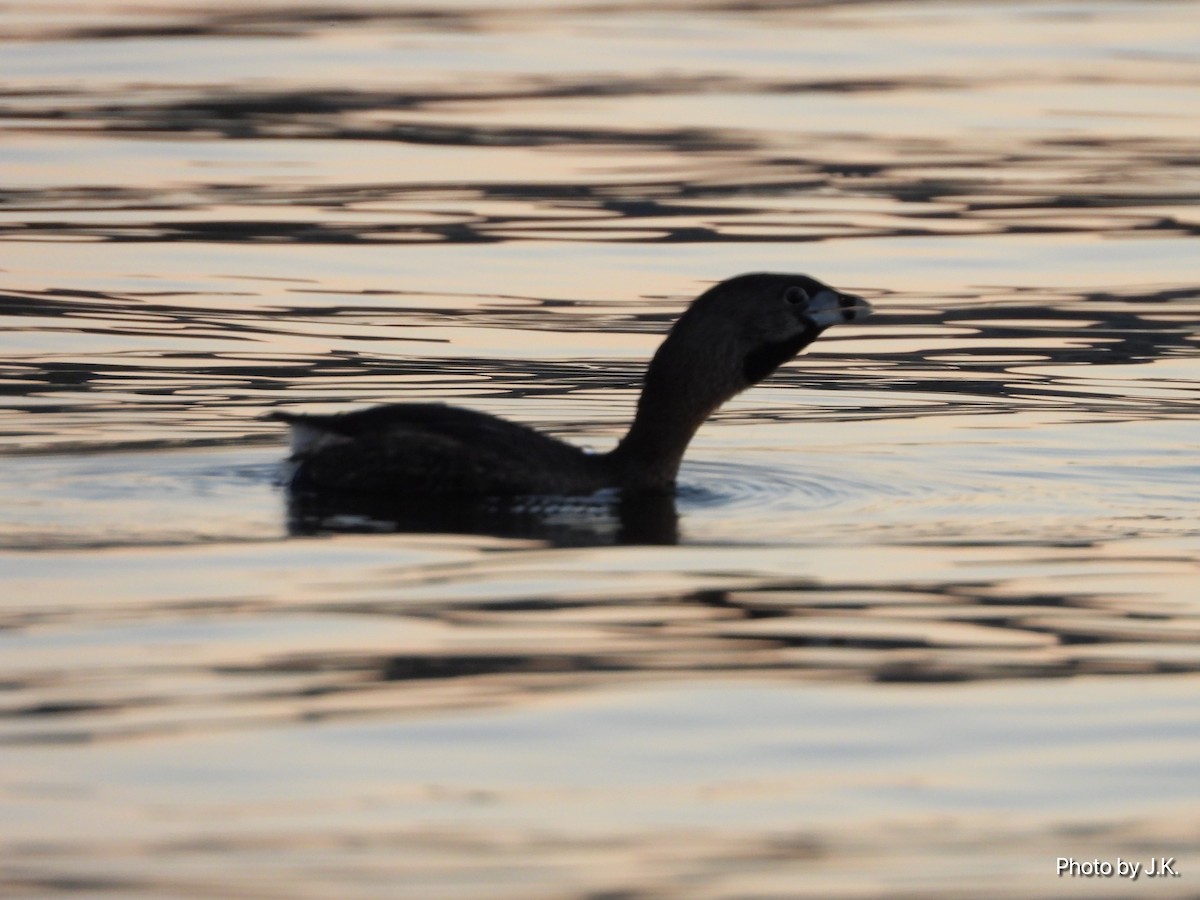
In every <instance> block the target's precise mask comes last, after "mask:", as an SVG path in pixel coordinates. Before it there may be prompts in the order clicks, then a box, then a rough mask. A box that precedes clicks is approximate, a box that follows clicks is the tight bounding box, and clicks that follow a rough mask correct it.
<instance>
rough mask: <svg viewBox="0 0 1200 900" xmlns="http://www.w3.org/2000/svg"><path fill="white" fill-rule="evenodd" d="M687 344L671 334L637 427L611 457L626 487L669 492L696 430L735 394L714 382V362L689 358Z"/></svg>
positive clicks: (641, 402) (651, 372)
mask: <svg viewBox="0 0 1200 900" xmlns="http://www.w3.org/2000/svg"><path fill="white" fill-rule="evenodd" d="M687 343H688V342H687V341H684V340H680V339H679V336H678V333H677V332H673V333H672V334H671V335H669V336H668V337H667V339H666V341H664V342H663V344H662V346H661V347H659V349H658V352H657V353H655V354H654V358H653V359H652V360H651V361H650V366H649V368H648V369H647V370H646V380H645V385H644V387H643V388H642V395H641V397H640V398H639V399H638V406H637V414H636V415H635V416H634V419H633V424H632V425H630V426H629V431H628V433H626V435H625V437H624V438H622V439H621V442H620V443H619V444H617V446H616V448H615V449H613V450H612V452H611V453H610V454H609V459H610V461H611V463H612V464H613V466H614V467H615V469H616V470H617V474H618V477H619V479H620V481H621V484H622V486H624V487H630V488H635V489H640V490H661V491H667V490H670V489H671V487H672V486H673V485H674V483H675V476H676V475H677V474H678V472H679V464H680V463H681V462H682V461H683V454H684V452H685V451H686V450H687V447H688V444H689V443H690V442H691V440H692V437H693V435H695V433H696V431H697V429H699V427H700V426H701V425H702V424H704V420H705V419H707V418H708V417H709V416H710V415H711V414H712V413H713V412H715V411H716V410H717V408H718V407H719V406H720V405H721V404H722V403H724V402H725V400H727V399H728V398H729V397H731V396H733V394H734V393H736V389H734V388H731V389H728V390H726V389H724V386H722V385H721V384H720V383H718V380H716V379H715V378H714V373H715V372H716V371H719V370H720V367H718V366H713V365H711V363H712V362H713V361H711V360H710V361H708V363H709V365H698V364H697V362H696V360H694V359H691V358H687V357H688V354H687V353H686V352H685V351H686V348H687Z"/></svg>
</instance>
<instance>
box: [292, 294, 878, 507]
mask: <svg viewBox="0 0 1200 900" xmlns="http://www.w3.org/2000/svg"><path fill="white" fill-rule="evenodd" d="M870 311H871V308H870V305H869V304H868V303H867V302H866V301H865V300H863V299H862V298H860V297H855V296H853V295H850V294H843V293H839V292H837V291H835V290H833V289H832V288H830V287H828V286H826V285H824V284H822V283H821V282H819V281H817V280H816V279H813V278H809V277H808V276H804V275H784V274H774V273H757V274H750V275H741V276H738V277H736V278H731V279H729V280H727V281H724V282H721V283H720V284H717V285H714V286H713V287H712V288H710V289H709V290H707V291H705V292H704V293H703V294H701V295H700V297H698V298H697V299H696V300H695V301H693V303H692V305H691V306H690V307H689V308H688V309H687V311H686V312H684V314H683V315H682V316H681V317H680V318H679V320H678V321H677V322H676V323H675V325H674V326H673V327H672V329H671V331H670V333H669V334H668V335H667V337H666V339H665V340H664V341H663V343H662V345H661V346H660V347H659V349H658V351H657V352H656V353H655V355H654V358H653V359H652V360H651V362H650V365H649V367H648V369H647V372H646V377H645V383H644V385H643V389H642V394H641V397H640V399H639V401H638V408H637V414H636V416H635V417H634V421H633V424H632V425H631V426H630V428H629V432H628V433H627V434H626V435H625V437H624V438H623V439H622V440H621V442H620V443H619V444H618V445H617V446H616V447H615V448H614V449H613V450H611V451H609V452H608V453H589V452H586V451H584V450H582V449H580V448H578V447H575V446H573V445H572V444H568V443H566V442H565V441H561V440H559V439H558V438H555V437H551V436H550V435H546V434H542V433H541V432H539V431H536V430H535V429H533V428H530V427H528V426H525V425H520V424H517V423H515V422H509V421H507V420H505V419H500V418H497V417H495V416H491V415H488V414H486V413H482V412H477V411H475V410H469V409H463V408H460V407H451V406H445V405H442V404H437V403H396V404H386V405H383V406H375V407H370V408H367V409H362V410H355V411H351V412H346V413H338V414H333V415H304V414H297V413H289V412H276V413H272V414H271V416H270V417H271V418H276V419H281V420H283V421H285V422H287V423H288V424H289V425H290V426H291V429H292V455H291V457H290V464H291V467H292V475H291V485H292V487H293V488H295V489H303V490H313V491H334V492H346V493H356V494H377V495H380V494H382V495H405V494H414V495H421V494H424V495H429V494H436V495H447V496H460V497H461V496H489V495H491V496H514V495H530V494H543V495H545V494H552V495H579V494H589V493H593V492H595V491H596V490H599V489H601V488H606V487H615V488H620V489H623V490H625V491H628V492H667V491H670V490H671V489H672V488H673V486H674V483H675V478H676V475H677V473H678V471H679V465H680V462H681V461H682V459H683V454H684V451H685V450H686V449H687V445H688V443H689V442H690V441H691V439H692V436H693V435H694V434H695V432H696V430H697V429H698V428H699V427H700V425H701V424H702V423H703V422H704V420H705V419H707V418H708V416H709V415H711V414H712V413H713V412H714V411H715V410H716V409H717V408H718V407H720V405H721V404H722V403H724V402H725V401H726V400H728V399H729V398H730V397H732V396H734V395H735V394H737V393H739V392H741V391H742V390H744V389H746V388H747V387H750V386H751V385H752V384H755V383H757V382H759V381H761V380H762V379H763V378H766V377H767V376H768V375H770V374H771V373H772V372H774V371H775V369H777V368H778V367H779V366H780V365H782V364H783V363H784V362H786V361H787V360H789V359H791V358H792V357H793V356H795V355H796V354H797V353H799V352H800V350H802V349H803V348H804V347H806V346H807V345H808V344H810V343H812V341H814V340H816V338H817V337H818V336H819V335H820V334H821V332H822V331H824V330H825V329H826V328H828V327H829V326H830V325H833V324H836V323H838V322H847V321H853V320H855V319H858V318H862V317H864V316H866V315H867V314H869V313H870Z"/></svg>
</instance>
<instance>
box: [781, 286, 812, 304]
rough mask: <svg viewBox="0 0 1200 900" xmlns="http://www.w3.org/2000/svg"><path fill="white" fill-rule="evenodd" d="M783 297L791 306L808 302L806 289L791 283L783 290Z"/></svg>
mask: <svg viewBox="0 0 1200 900" xmlns="http://www.w3.org/2000/svg"><path fill="white" fill-rule="evenodd" d="M783 299H784V300H785V301H787V302H788V303H791V304H792V305H793V306H794V305H796V304H799V303H807V302H808V291H806V290H805V289H804V288H802V287H800V286H799V285H796V284H793V285H792V286H791V287H789V288H788V289H787V290H786V291H784V292H783Z"/></svg>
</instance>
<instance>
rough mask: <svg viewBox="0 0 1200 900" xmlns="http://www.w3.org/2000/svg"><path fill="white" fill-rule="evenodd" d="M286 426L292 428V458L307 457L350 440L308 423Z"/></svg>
mask: <svg viewBox="0 0 1200 900" xmlns="http://www.w3.org/2000/svg"><path fill="white" fill-rule="evenodd" d="M288 424H289V425H290V426H291V428H292V433H291V437H292V444H291V449H292V456H293V457H300V456H308V455H309V454H312V453H317V452H320V451H321V450H324V449H325V448H326V447H331V446H333V445H335V444H344V443H346V442H347V441H349V440H350V439H349V438H348V437H346V436H345V435H341V434H335V433H334V432H332V431H326V430H325V429H324V428H320V427H318V426H316V425H310V424H309V423H308V422H301V421H295V420H293V421H291V422H288Z"/></svg>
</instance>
